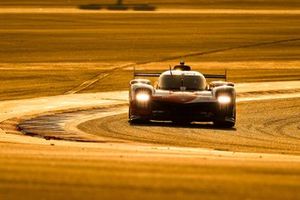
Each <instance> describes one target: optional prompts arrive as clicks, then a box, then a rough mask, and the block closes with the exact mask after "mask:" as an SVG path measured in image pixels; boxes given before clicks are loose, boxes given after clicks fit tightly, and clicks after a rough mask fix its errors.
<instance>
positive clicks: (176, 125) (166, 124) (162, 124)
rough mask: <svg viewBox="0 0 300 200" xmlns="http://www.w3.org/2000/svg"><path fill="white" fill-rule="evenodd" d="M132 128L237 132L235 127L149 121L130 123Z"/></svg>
mask: <svg viewBox="0 0 300 200" xmlns="http://www.w3.org/2000/svg"><path fill="white" fill-rule="evenodd" d="M130 125H131V126H137V127H138V126H140V127H143V126H144V127H146V126H147V127H151V126H152V127H169V128H191V129H192V128H197V129H214V130H226V131H236V128H235V127H230V128H226V127H219V126H215V125H214V124H212V123H182V124H181V123H173V122H169V121H149V122H140V123H130Z"/></svg>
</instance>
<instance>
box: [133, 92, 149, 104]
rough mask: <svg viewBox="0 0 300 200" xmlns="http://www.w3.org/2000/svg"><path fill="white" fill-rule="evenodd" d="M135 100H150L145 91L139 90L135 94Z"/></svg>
mask: <svg viewBox="0 0 300 200" xmlns="http://www.w3.org/2000/svg"><path fill="white" fill-rule="evenodd" d="M136 100H137V101H139V102H147V101H149V100H150V95H149V94H148V93H146V92H139V93H138V94H137V95H136Z"/></svg>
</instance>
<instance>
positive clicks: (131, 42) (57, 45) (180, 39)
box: [0, 0, 300, 100]
mask: <svg viewBox="0 0 300 200" xmlns="http://www.w3.org/2000/svg"><path fill="white" fill-rule="evenodd" d="M97 2H98V1H95V0H93V1H89V2H86V1H80V0H78V1H50V0H48V1H43V2H40V1H38V0H36V1H34V0H32V1H17V0H14V1H6V2H5V1H4V2H3V1H2V2H0V9H6V8H7V7H24V6H25V7H41V8H44V9H47V7H75V8H76V6H78V5H82V4H93V3H94V4H96V3H97ZM136 2H137V1H135V2H134V1H124V3H136ZM270 2H272V3H270ZM101 3H103V4H104V3H114V1H101ZM140 3H150V4H153V5H155V6H157V8H173V9H174V8H187V9H188V8H193V9H195V8H201V9H205V8H222V9H224V8H231V9H232V8H233V9H256V7H259V8H260V9H291V8H292V9H298V8H300V5H298V4H299V3H298V1H292V0H290V1H284V2H282V1H259V0H257V1H243V2H240V1H216V2H215V3H211V2H209V1H184V0H178V1H164V2H163V3H162V2H160V1H157V0H153V1H147V2H146V1H145V2H140ZM246 5H247V6H246ZM78 10H79V9H78ZM299 24H300V17H299V15H297V14H291V15H284V14H264V15H255V14H234V13H233V14H213V13H212V14H195V13H194V14H192V13H189V12H188V11H187V12H186V13H180V14H178V13H155V12H148V13H132V12H131V13H127V12H123V13H101V10H99V12H91V13H89V12H87V13H84V14H82V13H76V12H75V13H66V14H63V13H55V12H53V13H48V14H36V13H35V14H30V13H26V14H23V13H6V14H5V13H2V14H1V13H0V38H1V40H0V46H1V50H0V72H1V73H0V78H1V84H0V86H1V89H0V99H2V100H5V99H19V98H28V97H35V96H47V95H57V94H63V93H65V92H67V91H69V90H71V89H72V88H75V87H77V86H78V85H80V84H81V83H82V82H84V81H86V80H89V79H91V78H93V77H95V76H97V75H99V74H101V73H110V70H111V68H114V67H120V66H122V65H124V64H130V63H133V64H137V68H140V69H154V70H155V69H160V70H162V69H166V68H168V66H169V64H172V65H173V64H175V63H176V62H178V61H179V60H180V59H181V58H183V59H185V60H186V61H187V62H188V63H191V64H192V66H195V68H196V69H199V70H202V71H204V72H215V71H216V70H217V71H219V72H221V73H222V72H223V69H224V68H227V69H229V79H230V80H232V81H235V82H248V81H260V80H263V81H269V80H295V79H299V77H300V64H299V60H298V59H299V55H300V50H299V46H300V45H299V44H300V38H299V35H300V26H299ZM240 69H243V70H242V71H241V70H240ZM245 69H247V70H245ZM130 78H131V73H130V71H128V69H127V70H125V71H123V70H119V71H117V72H114V73H112V74H111V75H110V76H108V77H107V78H106V79H104V80H102V81H101V82H97V83H96V84H94V85H92V86H90V87H88V88H86V89H85V90H83V91H81V92H91V91H92V92H95V91H103V90H119V89H126V88H127V84H128V81H129V80H130ZM115 83H117V84H115Z"/></svg>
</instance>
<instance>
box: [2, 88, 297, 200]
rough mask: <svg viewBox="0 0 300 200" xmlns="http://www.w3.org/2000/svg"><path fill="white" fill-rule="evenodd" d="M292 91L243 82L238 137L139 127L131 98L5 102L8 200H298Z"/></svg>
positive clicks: (192, 128)
mask: <svg viewBox="0 0 300 200" xmlns="http://www.w3.org/2000/svg"><path fill="white" fill-rule="evenodd" d="M282 83H284V84H278V83H276V82H274V83H260V84H261V85H260V88H261V89H260V90H257V89H255V87H254V85H255V83H254V85H253V84H244V85H243V84H241V85H239V84H238V85H237V88H238V91H239V93H238V102H239V103H238V122H237V126H236V127H235V128H233V129H215V128H214V127H213V126H212V125H211V124H207V123H197V124H191V125H189V126H174V124H171V123H168V122H159V123H150V124H145V125H135V126H130V125H129V124H128V122H127V115H126V112H127V109H128V107H127V105H126V104H127V95H128V94H127V92H107V93H98V94H70V95H61V96H56V97H42V98H36V99H28V100H17V101H6V102H2V103H1V104H0V108H1V109H2V114H1V116H0V117H1V124H0V127H1V130H2V132H0V147H1V148H0V163H1V166H0V171H1V172H3V175H1V177H0V197H1V199H17V198H19V197H20V196H22V197H23V198H24V199H41V198H43V199H66V198H72V199H82V198H89V199H95V198H97V199H98V198H101V199H116V198H122V199H137V198H143V199H153V198H156V199H165V198H172V199H183V198H184V199H198V198H204V199H244V198H246V197H247V198H250V199H269V198H272V199H298V198H299V190H300V183H299V179H300V164H299V163H300V156H299V153H300V147H299V139H300V136H299V130H300V115H299V113H300V98H299V97H300V93H299V91H298V87H299V86H298V85H299V84H298V83H297V82H282ZM256 84H257V85H258V84H259V83H256ZM292 85H294V86H295V87H291V86H292ZM289 86H290V87H289ZM297 86H298V87H297ZM264 87H266V88H269V89H271V90H270V91H266V90H264V89H263V88H264ZM276 91H277V92H276ZM31 136H37V137H31ZM45 194H47V195H45Z"/></svg>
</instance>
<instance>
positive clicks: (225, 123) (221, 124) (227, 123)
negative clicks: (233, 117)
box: [214, 121, 235, 128]
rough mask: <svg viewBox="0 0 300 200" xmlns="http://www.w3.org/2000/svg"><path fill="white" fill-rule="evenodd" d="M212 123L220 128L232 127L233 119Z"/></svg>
mask: <svg viewBox="0 0 300 200" xmlns="http://www.w3.org/2000/svg"><path fill="white" fill-rule="evenodd" d="M214 125H215V126H216V127H220V128H232V127H234V125H235V121H214Z"/></svg>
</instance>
